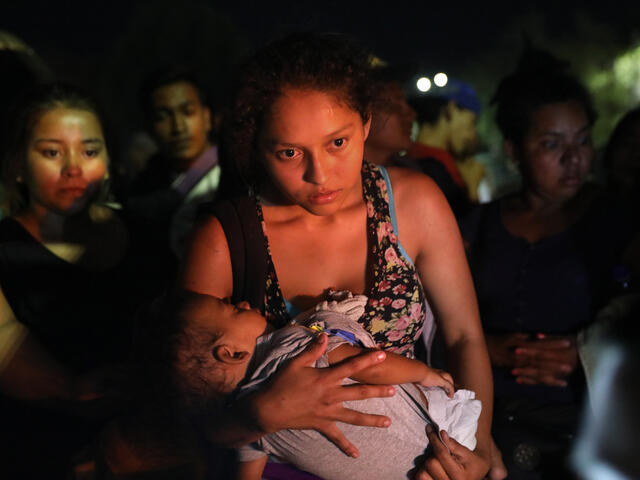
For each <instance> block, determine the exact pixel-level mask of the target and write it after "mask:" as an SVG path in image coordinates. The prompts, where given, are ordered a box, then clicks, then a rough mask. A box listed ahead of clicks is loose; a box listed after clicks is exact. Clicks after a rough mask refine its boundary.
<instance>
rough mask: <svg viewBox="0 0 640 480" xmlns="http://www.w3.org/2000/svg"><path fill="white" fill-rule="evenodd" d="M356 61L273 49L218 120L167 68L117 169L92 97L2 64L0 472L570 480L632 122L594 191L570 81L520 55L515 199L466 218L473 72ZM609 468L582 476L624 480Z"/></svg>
mask: <svg viewBox="0 0 640 480" xmlns="http://www.w3.org/2000/svg"><path fill="white" fill-rule="evenodd" d="M0 54H2V62H3V64H7V65H10V64H11V65H13V64H15V65H18V64H21V63H20V62H21V61H22V60H23V59H22V57H23V56H24V53H22V52H17V51H15V50H11V49H4V50H0ZM371 58H372V57H371V55H370V54H369V53H368V52H367V51H366V50H365V49H363V48H362V47H361V46H360V45H358V44H357V42H355V41H354V40H353V39H350V38H347V37H345V36H343V35H338V34H315V33H298V34H292V35H289V36H286V37H284V38H282V39H280V40H277V41H274V42H272V43H270V44H269V45H267V46H265V47H263V48H261V49H259V50H258V51H257V52H255V53H254V54H253V56H251V57H250V58H249V59H248V60H247V61H246V62H245V63H244V64H243V65H242V67H241V68H240V69H239V72H238V74H237V77H236V80H235V82H234V91H233V92H232V94H230V95H229V99H230V100H229V103H228V105H227V107H226V108H225V109H224V110H222V111H213V110H212V109H211V107H210V106H209V103H208V97H207V89H206V86H204V85H202V84H201V83H200V82H199V80H198V78H197V77H196V75H195V74H194V73H193V71H192V70H190V69H187V68H185V67H184V66H177V65H170V66H162V67H161V68H159V69H156V70H154V71H152V72H150V74H149V75H148V77H147V78H146V79H144V80H143V81H141V83H140V89H139V99H140V108H141V111H142V112H143V113H144V117H145V120H146V128H147V134H148V136H149V137H150V138H152V139H153V145H154V149H153V151H149V152H148V154H147V155H146V158H145V159H144V165H143V166H141V167H140V166H138V165H136V166H131V168H129V169H126V172H127V173H126V175H123V174H118V171H117V169H114V168H112V165H113V162H112V160H111V158H110V155H111V153H112V149H111V145H112V143H111V139H110V138H109V131H108V128H107V124H106V123H105V120H104V117H103V115H102V113H101V110H100V108H99V106H98V105H97V104H96V102H95V101H94V100H93V99H92V97H91V96H90V95H89V94H87V93H86V92H84V91H83V90H82V89H80V88H78V87H75V86H71V85H67V84H62V83H56V82H51V81H50V78H45V77H48V76H43V75H41V74H38V72H36V71H34V70H33V69H31V70H29V69H28V68H27V67H24V68H26V69H27V70H28V71H29V74H28V75H26V74H25V73H24V68H23V69H22V70H18V69H16V72H17V73H16V75H21V76H22V77H20V78H29V79H30V81H29V82H24V81H22V82H21V83H20V81H19V80H16V81H15V82H14V83H13V85H16V90H21V91H22V93H21V94H20V95H18V94H16V95H14V98H11V99H7V100H6V101H4V100H3V105H2V108H3V111H2V112H1V113H2V115H3V129H2V135H0V139H2V145H0V147H1V148H2V164H1V167H2V189H1V193H2V204H1V205H2V207H1V208H2V220H0V306H1V308H0V312H1V316H0V402H1V404H2V407H3V408H2V409H3V412H4V417H3V418H4V420H3V428H2V432H1V433H0V438H1V440H0V442H1V443H0V445H1V447H2V448H0V451H1V452H2V461H0V472H2V475H3V477H6V478H41V477H45V476H46V477H47V478H77V479H85V478H87V479H96V480H98V479H107V478H185V479H187V478H189V479H191V478H193V479H196V478H197V479H206V478H239V479H247V480H249V479H260V478H265V479H318V478H320V479H325V480H331V479H342V478H385V479H386V478H399V479H400V478H407V476H409V477H410V478H416V479H418V480H420V479H427V480H430V479H432V480H480V479H483V478H490V479H492V480H498V479H503V478H507V479H516V480H517V479H522V480H537V479H548V478H567V479H570V478H579V477H578V475H585V472H586V469H585V468H575V466H572V465H571V464H570V462H569V460H570V458H574V463H575V462H577V461H579V459H580V458H583V457H581V456H580V455H581V454H580V453H577V454H575V455H574V456H573V457H571V456H570V452H571V450H572V448H573V447H574V444H575V438H576V436H577V434H578V432H579V424H580V419H581V416H582V415H583V412H584V411H585V410H588V409H589V408H590V407H589V405H590V403H589V402H590V397H589V395H590V393H591V392H592V390H593V389H592V388H590V387H589V388H588V386H591V385H592V379H591V375H590V372H592V371H593V370H592V369H593V368H596V367H597V365H599V364H601V363H605V362H604V360H602V356H601V355H596V354H594V353H593V352H594V351H595V350H597V348H595V347H594V345H598V342H599V339H600V337H601V334H600V332H601V328H600V327H602V326H603V325H605V324H606V328H604V327H603V328H604V330H607V329H608V330H615V325H617V324H618V322H622V323H623V324H624V322H625V321H626V322H628V319H629V318H630V316H631V315H633V312H637V308H636V307H635V304H636V302H637V298H636V295H635V290H634V288H635V286H634V284H633V280H634V276H635V275H636V274H637V273H638V271H639V269H640V235H639V234H638V233H639V230H640V229H639V227H640V225H639V224H638V217H637V214H636V215H635V216H634V213H635V212H636V207H637V206H638V204H639V203H638V200H639V199H640V177H639V173H640V161H639V158H640V157H639V156H638V151H639V150H638V139H639V138H640V137H639V134H640V129H639V125H640V116H639V115H638V109H637V108H636V109H635V110H630V111H629V113H628V114H627V115H626V116H625V117H624V118H623V119H622V120H621V121H620V123H619V125H618V127H617V128H616V129H615V131H614V132H612V134H611V138H610V141H609V144H608V145H607V147H606V149H605V153H604V156H603V164H604V165H605V166H606V168H607V169H608V172H609V180H608V182H607V186H606V188H603V187H602V186H599V185H596V184H594V183H593V182H590V172H591V171H592V168H591V167H592V162H593V159H594V156H595V150H594V146H593V143H592V140H591V129H592V126H593V124H594V122H595V121H596V118H597V112H595V110H594V107H593V104H592V100H591V97H590V94H589V92H588V90H587V89H586V88H585V87H584V86H583V85H582V83H581V82H580V81H579V80H578V79H577V78H576V77H575V76H574V75H573V74H572V73H571V72H570V71H569V70H568V68H567V66H566V65H565V64H564V63H563V62H560V61H558V60H556V59H555V58H554V57H553V56H551V55H550V54H548V53H546V52H541V51H538V50H535V49H533V48H528V49H526V50H525V51H524V52H523V54H522V58H521V60H520V63H519V64H518V66H517V67H516V69H515V70H514V71H513V72H512V73H510V74H508V75H506V76H505V77H504V78H503V79H501V80H499V81H496V91H495V95H494V97H493V101H492V102H493V104H494V106H495V111H496V123H497V125H498V128H499V129H500V131H501V133H502V136H503V140H504V147H505V151H506V153H507V155H508V156H509V158H510V159H511V161H512V162H513V163H514V164H515V165H516V166H517V168H518V170H519V171H520V174H521V177H522V185H521V188H520V190H518V191H516V192H513V193H511V194H510V195H507V196H504V197H501V198H496V199H494V200H493V201H491V202H489V203H483V204H478V203H477V202H478V195H477V190H478V186H479V183H480V181H481V177H482V175H483V173H482V168H481V167H479V166H478V164H477V163H475V162H474V160H473V155H474V153H475V151H476V149H477V147H478V144H479V142H478V138H477V137H478V136H477V133H476V130H475V122H476V119H477V116H478V115H479V114H480V113H481V104H480V101H479V100H478V97H477V96H476V94H475V92H474V90H473V88H472V87H471V85H469V84H468V83H466V82H463V81H461V80H458V79H450V82H449V84H448V86H447V87H446V88H442V89H440V90H438V91H436V92H435V93H433V92H432V93H430V94H425V95H418V94H416V93H415V92H407V91H406V90H405V89H404V88H403V86H404V83H405V79H406V78H405V77H406V75H405V73H403V72H402V71H401V70H395V69H394V68H392V67H390V66H379V65H375V64H374V63H372V61H371ZM11 62H14V63H11ZM23 63H24V62H23ZM16 78H18V77H16ZM17 85H20V88H18V87H17ZM409 93H410V94H409ZM621 299H622V300H623V301H622V302H620V301H621ZM620 304H621V305H622V306H621V307H620V308H619V309H617V310H616V308H618V307H619V306H620ZM613 307H615V308H613ZM624 319H627V320H624ZM612 325H613V327H612ZM635 333H637V330H632V331H631V333H630V335H635ZM594 364H597V365H595V366H594ZM632 367H633V368H635V364H633V365H632V366H631V367H628V368H632ZM616 368H622V367H620V366H619V365H618V364H616ZM625 368H627V367H625ZM623 370H624V371H625V372H627V370H625V369H623ZM600 375H601V376H600V377H597V378H596V380H597V381H596V382H595V384H598V381H599V382H600V383H602V381H603V380H602V374H600ZM632 394H635V393H633V392H632ZM594 395H595V393H594ZM618 395H622V394H621V393H616V396H618ZM594 398H595V397H594ZM598 401H599V402H600V403H599V404H598V405H600V408H599V410H602V402H603V398H602V395H601V396H600V397H598ZM631 401H632V399H630V400H629V401H628V402H631ZM628 402H625V400H621V403H622V404H624V405H627V404H628ZM605 403H606V401H605ZM594 405H596V403H595V401H594ZM617 414H618V415H619V413H616V412H612V413H611V416H612V417H615V415H617ZM636 418H637V416H636ZM618 423H624V422H623V421H618ZM636 423H637V422H636ZM614 424H617V423H615V421H614ZM591 430H596V431H597V429H595V428H592V429H591ZM589 431H590V430H589V429H587V432H589ZM627 433H628V432H626V431H624V432H622V433H621V434H627ZM598 434H601V433H598ZM599 441H600V442H601V441H602V440H595V441H594V442H595V444H597V445H599V443H598V442H599ZM629 441H632V440H629ZM582 444H583V445H591V444H590V443H589V441H587V440H584V439H583V440H582ZM605 450H606V449H605ZM625 451H626V450H625ZM607 452H608V450H607ZM605 453H606V452H605ZM583 456H584V455H583ZM631 457H632V456H630V455H628V456H627V457H625V461H626V462H627V463H625V464H624V465H617V464H616V459H617V458H618V457H616V456H615V455H613V456H611V455H609V456H607V455H603V460H602V462H606V463H607V465H608V467H607V468H610V469H613V470H616V469H619V470H620V471H621V472H626V473H624V474H626V475H629V473H628V472H629V471H630V469H631V470H632V467H629V462H632V461H633V459H632V458H631ZM576 459H578V460H576ZM589 478H597V477H589ZM624 478H632V476H629V477H624Z"/></svg>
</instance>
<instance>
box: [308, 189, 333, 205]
mask: <svg viewBox="0 0 640 480" xmlns="http://www.w3.org/2000/svg"><path fill="white" fill-rule="evenodd" d="M339 194H340V190H325V191H322V192H318V193H314V194H313V195H311V196H310V197H309V200H310V201H311V203H313V204H315V205H326V204H327V203H331V202H333V201H334V200H335V199H336V198H337V196H338V195H339Z"/></svg>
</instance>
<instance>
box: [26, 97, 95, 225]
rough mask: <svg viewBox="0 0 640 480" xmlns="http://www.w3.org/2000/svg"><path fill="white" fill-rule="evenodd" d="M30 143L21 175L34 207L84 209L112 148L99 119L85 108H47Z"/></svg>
mask: <svg viewBox="0 0 640 480" xmlns="http://www.w3.org/2000/svg"><path fill="white" fill-rule="evenodd" d="M28 142H29V143H28V145H27V164H26V168H25V171H24V172H23V175H22V176H23V181H24V183H25V185H26V187H27V190H28V192H29V207H30V208H31V209H32V210H35V211H36V212H41V213H46V212H54V213H58V214H70V213H75V212H77V211H79V210H81V209H82V208H84V207H85V206H86V205H87V203H88V201H89V200H90V199H91V198H92V197H93V195H94V194H95V192H96V191H97V190H98V188H99V186H100V183H101V182H102V180H103V178H104V177H105V174H106V172H107V163H108V157H107V149H106V145H105V141H104V135H103V133H102V128H101V126H100V122H99V120H98V118H97V117H96V116H95V115H94V114H93V113H91V112H88V111H86V110H77V109H72V108H62V107H60V108H54V109H52V110H48V111H46V112H45V113H43V114H42V115H41V116H40V118H38V120H37V122H36V124H35V125H34V127H33V130H32V132H31V137H30V138H29V141H28Z"/></svg>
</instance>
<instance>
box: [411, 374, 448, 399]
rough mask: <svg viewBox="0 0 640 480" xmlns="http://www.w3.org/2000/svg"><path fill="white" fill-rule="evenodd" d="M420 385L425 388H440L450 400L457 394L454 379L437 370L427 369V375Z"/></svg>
mask: <svg viewBox="0 0 640 480" xmlns="http://www.w3.org/2000/svg"><path fill="white" fill-rule="evenodd" d="M419 384H420V385H422V386H423V387H440V388H442V389H443V390H444V391H445V393H446V394H447V396H448V397H449V398H452V397H453V393H454V392H455V388H454V386H453V377H451V375H449V374H448V373H447V372H445V371H444V370H439V369H437V368H431V367H427V373H426V375H425V376H424V378H423V379H422V381H421V382H419Z"/></svg>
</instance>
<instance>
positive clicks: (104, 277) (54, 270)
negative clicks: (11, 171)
mask: <svg viewBox="0 0 640 480" xmlns="http://www.w3.org/2000/svg"><path fill="white" fill-rule="evenodd" d="M125 259H126V257H125ZM131 274H132V272H131V271H128V268H127V262H126V261H125V260H124V259H123V261H121V262H120V263H119V264H118V265H116V266H115V267H114V268H111V269H109V270H107V271H97V272H93V271H88V270H85V269H83V268H81V267H79V266H77V265H74V264H72V263H69V262H67V261H65V260H63V259H62V258H60V257H58V256H56V255H54V254H53V253H52V252H51V251H49V250H48V249H47V248H46V247H45V246H44V245H42V244H41V243H40V242H39V241H38V240H36V239H35V238H34V237H32V236H31V234H30V233H29V232H28V231H27V230H25V229H24V227H23V226H22V225H21V224H20V223H19V222H17V221H16V220H14V219H12V218H5V219H3V220H2V221H0V287H1V288H2V291H3V293H4V295H5V297H6V299H7V301H8V302H9V305H10V306H11V308H12V310H13V312H14V314H15V316H16V318H17V320H18V321H19V322H20V323H22V324H23V325H25V326H26V327H27V328H28V329H29V331H30V333H31V334H32V335H33V336H34V337H35V338H37V339H38V341H39V342H40V343H41V344H42V345H43V347H44V348H45V350H47V351H48V352H49V353H50V354H51V355H53V357H54V358H56V359H57V360H58V361H60V362H61V363H62V364H63V365H65V366H66V367H67V368H70V369H71V370H72V371H75V372H77V373H82V372H86V371H88V370H90V369H92V368H95V367H97V366H98V365H99V364H101V363H104V362H107V361H114V360H116V359H122V358H123V357H124V356H125V352H126V351H127V349H128V348H129V346H130V338H131V337H130V332H131V330H130V326H131V323H132V315H133V310H134V308H135V301H136V298H135V292H134V291H132V290H131V289H130V287H131V286H132V285H133V282H132V280H133V278H132V276H131Z"/></svg>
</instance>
